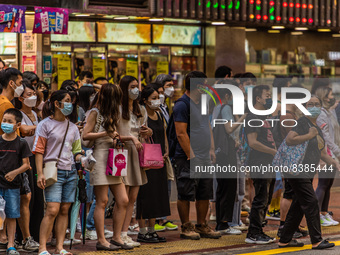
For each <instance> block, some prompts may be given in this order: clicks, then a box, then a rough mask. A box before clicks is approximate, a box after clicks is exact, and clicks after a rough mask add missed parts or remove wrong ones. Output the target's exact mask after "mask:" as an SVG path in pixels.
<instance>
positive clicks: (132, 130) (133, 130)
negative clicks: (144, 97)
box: [117, 106, 148, 138]
mask: <svg viewBox="0 0 340 255" xmlns="http://www.w3.org/2000/svg"><path fill="white" fill-rule="evenodd" d="M139 107H140V111H141V114H142V117H139V118H138V117H137V116H136V115H135V114H133V113H132V112H131V111H130V119H129V120H125V119H123V118H122V117H121V118H120V119H119V121H118V125H117V131H118V133H119V135H121V136H131V135H132V136H134V137H136V138H138V137H139V131H140V127H141V126H142V125H146V126H147V124H148V114H147V112H146V109H145V107H144V106H139ZM120 112H122V108H121V107H120ZM120 116H122V115H121V114H120Z"/></svg>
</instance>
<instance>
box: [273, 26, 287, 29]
mask: <svg viewBox="0 0 340 255" xmlns="http://www.w3.org/2000/svg"><path fill="white" fill-rule="evenodd" d="M272 29H285V27H284V26H272Z"/></svg>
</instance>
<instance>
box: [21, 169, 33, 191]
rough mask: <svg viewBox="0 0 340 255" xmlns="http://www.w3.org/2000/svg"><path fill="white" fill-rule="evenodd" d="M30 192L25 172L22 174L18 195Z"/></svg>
mask: <svg viewBox="0 0 340 255" xmlns="http://www.w3.org/2000/svg"><path fill="white" fill-rule="evenodd" d="M29 193H31V188H30V182H29V180H28V175H27V174H26V173H23V174H22V182H21V187H20V196H22V195H27V194H29Z"/></svg>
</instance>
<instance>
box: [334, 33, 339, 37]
mask: <svg viewBox="0 0 340 255" xmlns="http://www.w3.org/2000/svg"><path fill="white" fill-rule="evenodd" d="M332 36H333V37H340V34H332Z"/></svg>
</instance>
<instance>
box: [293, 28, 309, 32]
mask: <svg viewBox="0 0 340 255" xmlns="http://www.w3.org/2000/svg"><path fill="white" fill-rule="evenodd" d="M295 30H298V31H305V30H308V27H296V28H295Z"/></svg>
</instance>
